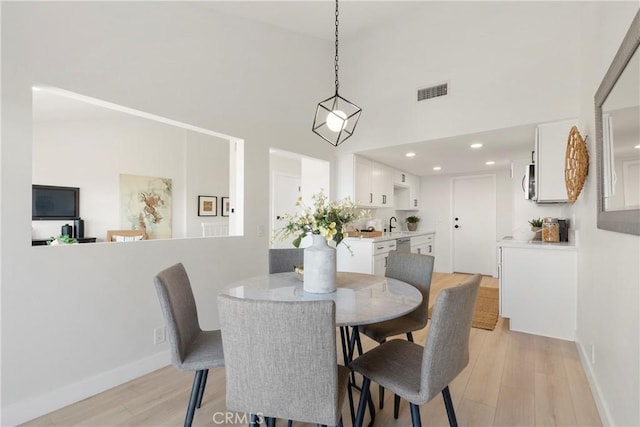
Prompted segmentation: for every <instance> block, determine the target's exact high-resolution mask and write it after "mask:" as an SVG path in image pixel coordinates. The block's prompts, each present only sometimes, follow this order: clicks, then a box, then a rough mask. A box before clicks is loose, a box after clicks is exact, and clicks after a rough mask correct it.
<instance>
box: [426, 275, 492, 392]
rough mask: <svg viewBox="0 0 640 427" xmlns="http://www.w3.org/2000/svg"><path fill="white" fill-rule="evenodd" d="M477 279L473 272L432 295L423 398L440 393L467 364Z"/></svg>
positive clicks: (476, 295) (476, 294) (477, 276)
mask: <svg viewBox="0 0 640 427" xmlns="http://www.w3.org/2000/svg"><path fill="white" fill-rule="evenodd" d="M480 280H481V276H480V275H479V274H476V275H474V276H472V277H471V278H469V279H468V280H467V281H465V282H464V283H462V284H461V285H458V286H454V287H452V288H447V289H443V290H442V291H440V293H439V294H438V297H437V298H436V303H435V306H434V309H433V316H432V317H431V325H430V326H429V331H428V334H427V340H426V342H425V346H424V355H423V359H422V372H423V374H422V377H421V386H420V395H421V396H423V398H424V401H428V400H431V399H432V398H433V397H435V396H436V395H437V394H438V393H440V392H441V391H442V390H443V389H444V388H445V387H446V386H447V385H449V383H451V381H453V379H454V378H455V377H457V376H458V374H459V373H460V372H462V370H463V369H464V368H465V367H466V366H467V364H468V363H469V334H470V332H471V321H472V319H473V312H474V309H475V305H476V299H477V297H478V289H479V288H480Z"/></svg>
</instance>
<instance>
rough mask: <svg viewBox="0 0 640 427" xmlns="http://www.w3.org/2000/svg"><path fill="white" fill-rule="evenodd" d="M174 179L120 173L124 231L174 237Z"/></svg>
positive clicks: (121, 214)
mask: <svg viewBox="0 0 640 427" xmlns="http://www.w3.org/2000/svg"><path fill="white" fill-rule="evenodd" d="M171 200H172V183H171V178H161V177H153V176H140V175H128V174H120V228H121V229H123V230H144V231H145V232H146V233H147V238H148V239H170V238H171Z"/></svg>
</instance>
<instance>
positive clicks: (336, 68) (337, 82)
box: [334, 0, 340, 95]
mask: <svg viewBox="0 0 640 427" xmlns="http://www.w3.org/2000/svg"><path fill="white" fill-rule="evenodd" d="M338 23H339V22H338V0H336V56H335V58H334V67H335V70H336V95H337V94H338V88H339V87H340V82H339V81H338V68H339V67H338Z"/></svg>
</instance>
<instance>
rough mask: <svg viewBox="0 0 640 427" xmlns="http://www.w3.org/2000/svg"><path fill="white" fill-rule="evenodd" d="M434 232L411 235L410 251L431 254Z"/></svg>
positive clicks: (433, 249) (433, 248)
mask: <svg viewBox="0 0 640 427" xmlns="http://www.w3.org/2000/svg"><path fill="white" fill-rule="evenodd" d="M434 242H435V234H433V233H430V234H423V235H420V236H414V237H411V253H414V254H423V255H432V256H433V254H434V253H435V247H434Z"/></svg>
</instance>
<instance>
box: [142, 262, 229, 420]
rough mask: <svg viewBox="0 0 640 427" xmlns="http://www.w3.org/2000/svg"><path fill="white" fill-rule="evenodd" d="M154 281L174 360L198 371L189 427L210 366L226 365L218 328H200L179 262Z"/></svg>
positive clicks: (187, 415)
mask: <svg viewBox="0 0 640 427" xmlns="http://www.w3.org/2000/svg"><path fill="white" fill-rule="evenodd" d="M153 281H154V285H155V288H156V292H157V293H158V298H159V299H160V306H161V308H162V314H163V315H164V319H165V322H166V326H167V334H168V336H169V343H170V344H171V362H172V363H173V365H174V366H175V367H176V368H177V369H178V370H181V371H196V373H195V376H194V379H193V386H192V388H191V397H190V398H189V405H188V407H187V414H186V416H185V420H184V425H185V427H189V426H190V425H191V423H192V421H193V416H194V414H195V410H196V408H200V405H201V403H202V396H203V394H204V388H205V385H206V383H207V375H208V373H209V369H211V368H217V367H219V366H224V354H223V351H222V337H221V333H220V331H219V330H217V331H203V330H202V329H200V323H199V321H198V312H197V309H196V302H195V299H194V297H193V291H192V289H191V282H190V281H189V276H188V275H187V272H186V270H185V268H184V266H183V265H182V264H181V263H179V264H176V265H174V266H172V267H169V268H167V269H165V270H163V271H161V272H160V273H158V274H157V275H156V276H155V277H154V279H153Z"/></svg>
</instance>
